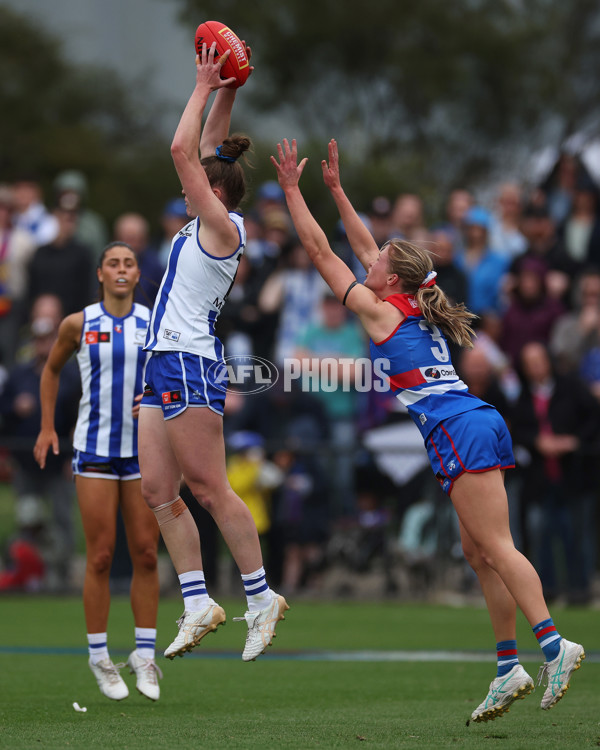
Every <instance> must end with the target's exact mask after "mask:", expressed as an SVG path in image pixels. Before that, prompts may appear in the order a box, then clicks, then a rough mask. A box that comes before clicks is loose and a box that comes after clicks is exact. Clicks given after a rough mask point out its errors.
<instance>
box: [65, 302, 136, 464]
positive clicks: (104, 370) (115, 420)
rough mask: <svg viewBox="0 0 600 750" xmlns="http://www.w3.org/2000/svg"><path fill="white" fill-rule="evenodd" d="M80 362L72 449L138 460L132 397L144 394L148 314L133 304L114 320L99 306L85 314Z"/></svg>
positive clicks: (89, 309)
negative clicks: (78, 394) (77, 401)
mask: <svg viewBox="0 0 600 750" xmlns="http://www.w3.org/2000/svg"><path fill="white" fill-rule="evenodd" d="M83 314H84V321H83V329H82V332H81V343H80V346H79V351H78V352H77V362H78V364H79V371H80V372H81V388H82V396H81V401H80V402H79V415H78V417H77V425H76V427H75V435H74V439H73V447H74V448H76V449H77V450H80V451H85V452H86V453H95V454H96V455H97V456H111V457H118V458H127V457H130V456H137V452H138V449H137V420H135V419H133V417H132V416H131V408H132V406H133V404H134V396H136V395H137V394H139V393H142V391H143V377H144V366H145V364H146V358H147V354H146V352H145V351H144V349H143V346H144V341H145V340H146V332H147V330H148V322H149V319H150V310H149V309H148V308H147V307H144V305H139V304H137V303H136V304H134V305H133V307H132V309H131V312H130V313H129V315H126V316H125V317H124V318H115V317H113V316H112V315H109V314H108V313H107V312H106V310H105V309H104V305H103V304H102V303H101V302H97V303H96V304H93V305H88V306H87V307H86V308H84V310H83Z"/></svg>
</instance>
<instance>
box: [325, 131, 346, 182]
mask: <svg viewBox="0 0 600 750" xmlns="http://www.w3.org/2000/svg"><path fill="white" fill-rule="evenodd" d="M321 168H322V169H323V182H324V183H325V184H326V185H327V187H328V188H329V189H330V190H335V189H336V188H339V187H340V186H341V183H340V162H339V156H338V147H337V143H336V141H335V139H334V138H332V139H331V140H330V141H329V164H328V163H327V162H326V161H325V159H323V161H322V162H321Z"/></svg>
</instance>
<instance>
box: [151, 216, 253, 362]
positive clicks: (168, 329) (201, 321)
mask: <svg viewBox="0 0 600 750" xmlns="http://www.w3.org/2000/svg"><path fill="white" fill-rule="evenodd" d="M229 218H230V220H231V221H232V222H233V223H234V224H235V226H236V228H237V230H238V234H239V244H238V246H237V248H236V249H235V250H234V252H233V253H231V255H228V256H226V257H217V256H214V255H210V254H209V253H207V252H206V250H205V249H204V248H203V247H202V245H201V244H200V242H199V241H198V226H199V219H197V218H196V219H194V220H193V221H191V222H190V223H189V224H187V225H186V226H185V227H184V228H183V229H182V230H181V231H180V232H178V233H177V234H176V235H175V237H174V238H173V243H172V245H171V252H170V253H169V260H168V261H167V268H166V271H165V274H164V276H163V280H162V282H161V285H160V289H159V291H158V295H157V297H156V302H155V303H154V309H153V311H152V319H151V321H150V327H149V329H148V337H147V339H146V346H145V348H146V349H147V350H148V351H152V352H158V351H171V352H172V351H176V352H189V353H190V354H198V355H200V356H201V357H206V358H207V359H211V360H216V361H221V360H222V358H223V346H222V344H221V342H220V341H219V339H218V338H216V336H215V323H216V321H217V318H218V316H219V313H220V312H221V309H222V307H223V305H224V304H225V300H226V299H227V295H228V294H229V292H230V291H231V287H232V286H233V282H234V280H235V275H236V273H237V269H238V266H239V263H240V259H241V257H242V253H243V252H244V246H245V244H246V230H245V228H244V220H243V218H242V216H240V214H238V213H235V212H233V211H230V212H229Z"/></svg>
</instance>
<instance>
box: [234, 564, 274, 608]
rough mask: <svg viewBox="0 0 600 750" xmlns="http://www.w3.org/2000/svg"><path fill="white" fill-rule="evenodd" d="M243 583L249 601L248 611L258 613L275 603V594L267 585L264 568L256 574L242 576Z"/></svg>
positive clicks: (256, 571) (255, 572)
mask: <svg viewBox="0 0 600 750" xmlns="http://www.w3.org/2000/svg"><path fill="white" fill-rule="evenodd" d="M242 582H243V584H244V590H245V592H246V599H247V600H248V611H249V612H257V611H258V610H259V609H265V608H266V607H268V606H269V604H271V602H272V601H273V592H272V591H271V589H270V588H269V584H268V583H267V577H266V574H265V569H264V568H259V569H258V570H255V571H254V573H248V574H246V575H243V574H242Z"/></svg>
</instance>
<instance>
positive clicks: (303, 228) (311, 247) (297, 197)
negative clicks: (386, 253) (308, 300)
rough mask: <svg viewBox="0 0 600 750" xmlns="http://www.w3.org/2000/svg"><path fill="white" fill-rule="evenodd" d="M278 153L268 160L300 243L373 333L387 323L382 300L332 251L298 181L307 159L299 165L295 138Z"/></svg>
mask: <svg viewBox="0 0 600 750" xmlns="http://www.w3.org/2000/svg"><path fill="white" fill-rule="evenodd" d="M277 153H278V156H279V161H277V159H276V158H275V157H274V156H271V161H272V163H273V165H274V166H275V169H276V170H277V178H278V180H279V184H280V185H281V187H282V189H283V192H284V194H285V199H286V202H287V206H288V209H289V211H290V214H291V217H292V221H293V222H294V226H295V227H296V231H297V232H298V237H299V239H300V242H301V243H302V246H303V247H304V249H305V250H306V252H307V253H308V254H309V256H310V259H311V260H312V262H313V263H314V264H315V266H316V268H317V270H318V271H319V273H320V274H321V276H322V277H323V278H324V279H325V281H326V282H327V284H328V285H329V286H330V287H331V290H332V291H333V293H334V294H335V295H336V297H337V298H338V299H339V300H340V302H342V303H343V304H345V305H346V307H348V309H349V310H352V312H355V313H356V314H357V315H358V316H359V317H360V320H361V322H362V324H363V326H364V327H365V329H366V331H367V333H369V335H375V331H377V332H379V330H380V327H381V325H383V326H384V327H385V326H386V325H387V324H386V322H385V319H386V317H387V316H386V312H387V311H384V310H383V309H382V302H381V300H380V299H379V298H378V297H377V296H376V295H375V294H374V293H373V292H372V291H371V290H370V289H367V288H366V287H365V286H363V285H362V284H359V283H358V282H357V281H356V277H355V276H354V274H353V273H352V271H351V270H350V269H349V268H348V266H347V265H346V264H345V263H344V261H343V260H342V259H341V258H340V257H339V256H337V255H336V254H335V253H334V252H333V250H332V249H331V246H330V245H329V242H328V240H327V237H326V235H325V232H324V231H323V230H322V229H321V227H320V226H319V224H318V223H317V221H316V220H315V218H314V216H313V215H312V214H311V212H310V210H309V208H308V206H307V205H306V201H305V200H304V196H303V195H302V193H301V191H300V187H299V185H298V182H299V180H300V175H301V174H302V171H303V170H304V166H305V165H306V162H307V159H306V158H304V159H302V161H301V162H300V164H298V151H297V146H296V141H295V140H292V144H291V146H290V144H289V142H288V141H287V139H284V141H283V145H282V144H281V143H278V144H277ZM378 255H379V254H378Z"/></svg>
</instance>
